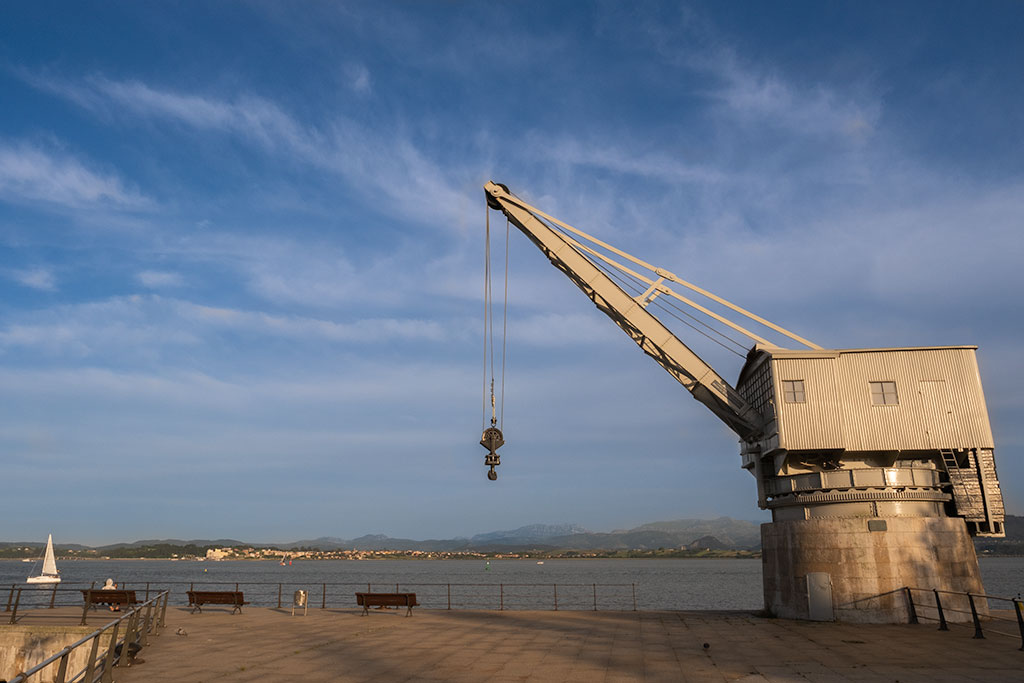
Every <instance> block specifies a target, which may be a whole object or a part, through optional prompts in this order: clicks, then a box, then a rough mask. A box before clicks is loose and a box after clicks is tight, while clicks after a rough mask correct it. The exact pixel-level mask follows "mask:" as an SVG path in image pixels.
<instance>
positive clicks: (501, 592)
mask: <svg viewBox="0 0 1024 683" xmlns="http://www.w3.org/2000/svg"><path fill="white" fill-rule="evenodd" d="M504 610H505V584H503V583H499V584H498V611H499V612H502V611H504Z"/></svg>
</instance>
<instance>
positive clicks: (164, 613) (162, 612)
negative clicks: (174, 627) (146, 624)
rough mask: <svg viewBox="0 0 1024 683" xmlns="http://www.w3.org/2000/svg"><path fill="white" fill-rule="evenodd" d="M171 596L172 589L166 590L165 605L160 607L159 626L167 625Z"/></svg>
mask: <svg viewBox="0 0 1024 683" xmlns="http://www.w3.org/2000/svg"><path fill="white" fill-rule="evenodd" d="M170 597H171V591H169V590H167V591H164V605H163V607H161V608H160V621H159V622H158V627H159V628H164V627H165V626H166V625H167V601H168V600H169V599H170Z"/></svg>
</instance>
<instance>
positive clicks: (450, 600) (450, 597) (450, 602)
mask: <svg viewBox="0 0 1024 683" xmlns="http://www.w3.org/2000/svg"><path fill="white" fill-rule="evenodd" d="M451 608H452V585H451V584H450V583H449V584H448V609H449V610H451ZM1017 615H1018V616H1020V609H1019V608H1018V610H1017ZM1021 633H1022V634H1024V626H1022V627H1021Z"/></svg>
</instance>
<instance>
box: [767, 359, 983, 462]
mask: <svg viewBox="0 0 1024 683" xmlns="http://www.w3.org/2000/svg"><path fill="white" fill-rule="evenodd" d="M772 370H773V375H774V380H775V381H774V384H775V396H776V400H775V406H776V410H777V414H778V420H779V439H780V446H781V447H783V448H787V449H789V450H817V449H826V448H846V449H847V450H851V451H880V450H933V449H934V448H936V447H943V448H993V447H994V445H993V439H992V429H991V426H990V425H989V421H988V411H987V408H986V406H985V397H984V394H983V392H982V388H981V379H980V376H979V373H978V365H977V360H976V358H975V353H974V349H970V348H948V349H941V348H940V349H894V350H872V351H863V352H861V351H857V352H852V351H851V352H843V351H840V352H839V353H838V356H834V357H831V358H829V357H820V356H819V357H815V358H801V357H799V354H797V353H794V352H783V354H780V355H779V356H778V357H775V356H773V359H772ZM784 379H803V380H804V386H805V391H806V392H807V403H806V404H796V403H784V402H782V394H781V380H784ZM882 381H885V382H895V383H896V390H897V394H898V396H899V404H897V405H888V406H876V405H873V404H872V403H871V391H870V384H869V383H870V382H882ZM922 381H931V382H941V383H942V384H941V385H930V386H931V388H932V389H933V394H934V395H937V396H939V399H937V400H938V401H939V404H940V405H939V408H940V411H939V412H944V413H945V415H946V419H935V418H934V417H933V419H931V420H929V419H928V414H926V410H925V405H924V400H923V399H922V395H921V388H920V383H921V382H922ZM943 397H944V398H943ZM941 403H945V406H944V407H945V410H941V408H942V407H943V406H941ZM932 413H934V411H932ZM929 422H932V423H935V422H937V423H938V424H931V425H929ZM929 429H930V430H931V432H930V433H929ZM933 441H939V442H943V443H941V444H938V443H933Z"/></svg>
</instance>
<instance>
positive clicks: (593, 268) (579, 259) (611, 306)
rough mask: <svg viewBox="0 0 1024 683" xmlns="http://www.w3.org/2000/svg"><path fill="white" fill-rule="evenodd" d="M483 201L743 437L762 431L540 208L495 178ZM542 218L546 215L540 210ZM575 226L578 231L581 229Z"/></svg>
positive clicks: (735, 396) (726, 388)
mask: <svg viewBox="0 0 1024 683" xmlns="http://www.w3.org/2000/svg"><path fill="white" fill-rule="evenodd" d="M485 192H486V196H487V205H488V206H489V207H491V208H494V209H497V210H499V211H501V212H502V213H504V214H505V216H506V217H507V218H508V219H509V221H510V222H511V223H512V224H513V225H515V226H516V227H517V228H518V229H519V230H520V231H521V232H522V233H523V234H524V235H526V236H527V237H528V238H529V239H530V241H531V242H533V243H534V244H535V245H536V246H537V247H538V248H539V249H540V250H541V251H542V252H543V253H544V255H545V256H547V257H548V259H549V260H550V261H551V263H552V265H554V266H555V267H556V268H558V270H560V271H561V272H562V273H564V274H565V275H566V276H567V277H568V278H569V279H570V280H571V281H572V282H573V284H575V285H576V286H577V287H578V288H579V289H580V290H582V291H583V292H584V294H586V295H587V297H588V298H589V299H590V300H591V301H592V302H593V303H594V304H595V305H596V306H597V307H598V309H599V310H600V311H601V312H603V313H604V314H605V315H607V316H608V317H609V318H611V319H612V321H613V322H615V324H616V325H617V326H618V327H619V328H621V329H622V330H623V331H624V332H625V333H626V334H627V335H629V337H630V338H632V339H633V341H634V342H635V343H636V344H637V345H638V346H639V347H640V348H641V349H642V350H643V351H644V352H645V353H646V354H647V355H649V356H651V358H653V359H654V360H655V361H656V362H657V363H658V364H659V365H661V366H662V368H664V369H665V370H666V371H668V372H669V374H671V375H672V376H673V377H675V378H676V380H677V381H678V382H679V383H680V384H682V385H683V386H684V387H685V388H686V389H687V390H688V391H689V392H690V393H691V394H692V395H693V396H694V398H696V399H697V400H698V401H700V402H701V403H703V404H704V405H705V406H707V407H708V408H709V409H710V410H711V412H712V413H714V414H715V415H716V416H718V418H719V419H721V420H722V422H724V423H725V424H726V425H727V426H728V427H729V428H730V429H731V430H733V431H734V432H735V433H736V434H738V435H739V436H740V437H741V438H743V439H744V440H746V441H752V440H754V439H756V438H757V436H758V435H760V434H761V432H762V427H763V424H764V418H763V417H762V416H761V415H759V414H758V413H757V411H756V410H754V409H753V407H752V406H750V405H749V404H748V403H747V402H746V401H745V400H744V399H743V398H742V397H741V396H740V394H739V393H738V392H737V391H736V390H735V389H734V388H733V387H732V386H731V385H730V384H729V383H728V382H726V381H725V380H724V379H723V378H722V377H721V376H720V375H719V374H718V373H717V372H716V371H715V370H714V369H713V368H712V367H711V366H709V365H708V364H707V363H705V362H704V360H703V359H701V358H700V357H699V356H698V355H697V354H696V353H695V352H694V351H693V350H692V349H690V348H689V347H688V346H687V345H686V344H685V343H683V342H682V340H680V339H679V338H678V337H677V336H676V335H675V334H673V333H672V331H671V330H669V329H668V328H667V327H665V326H664V324H662V322H661V321H660V320H659V319H658V318H657V317H655V316H654V315H653V314H652V313H651V312H649V311H648V310H647V309H646V308H645V307H644V306H642V305H639V304H638V303H637V301H636V299H635V298H634V297H633V296H631V295H630V294H628V293H627V292H625V291H624V290H623V289H622V288H621V287H620V286H619V285H618V284H617V283H616V282H615V281H614V280H612V279H611V278H610V277H609V276H608V275H607V274H606V273H605V272H604V271H603V270H602V269H601V268H599V267H598V266H597V265H596V264H595V263H594V262H593V261H591V260H590V259H589V258H588V257H587V255H586V254H585V253H583V251H581V250H580V249H577V248H575V246H574V245H573V244H571V243H570V242H569V241H567V239H566V238H564V237H563V236H562V235H561V234H560V233H558V232H557V231H555V230H553V229H552V228H551V227H550V226H549V225H548V224H547V223H546V222H545V221H544V220H541V219H540V218H538V214H541V212H539V211H537V210H535V209H533V208H532V207H530V206H529V205H528V204H526V203H525V202H523V201H522V200H519V199H517V198H515V197H513V196H512V194H511V193H510V192H509V190H508V188H507V187H505V186H504V185H499V184H497V183H487V185H486V186H485ZM543 215H544V216H545V217H546V214H543ZM574 231H575V232H576V233H577V234H578V235H579V234H585V233H580V231H576V230H575V229H574Z"/></svg>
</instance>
